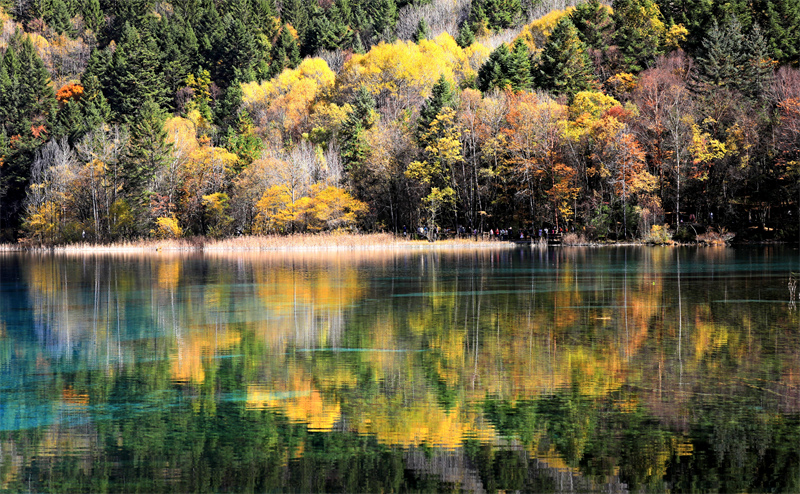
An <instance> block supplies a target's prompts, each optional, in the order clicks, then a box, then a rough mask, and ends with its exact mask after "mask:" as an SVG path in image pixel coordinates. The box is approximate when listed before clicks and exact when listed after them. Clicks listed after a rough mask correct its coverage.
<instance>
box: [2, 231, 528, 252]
mask: <svg viewBox="0 0 800 494" xmlns="http://www.w3.org/2000/svg"><path fill="white" fill-rule="evenodd" d="M512 247H514V243H512V242H489V241H481V240H472V239H447V240H439V241H437V242H427V241H425V240H410V239H407V238H404V237H398V236H395V235H392V234H388V233H373V234H365V235H355V234H338V233H319V234H297V235H285V236H284V235H265V236H241V237H232V238H225V239H220V240H215V239H209V238H204V237H190V238H182V239H176V240H132V241H123V242H115V243H111V244H91V243H85V242H82V243H75V244H68V245H56V246H44V245H43V246H30V245H27V246H23V245H13V244H2V245H0V251H15V250H16V251H20V250H25V251H32V252H58V253H83V252H92V253H103V252H254V251H310V252H320V251H353V250H359V251H377V250H398V249H402V250H438V249H464V248H466V249H475V248H492V249H498V248H512Z"/></svg>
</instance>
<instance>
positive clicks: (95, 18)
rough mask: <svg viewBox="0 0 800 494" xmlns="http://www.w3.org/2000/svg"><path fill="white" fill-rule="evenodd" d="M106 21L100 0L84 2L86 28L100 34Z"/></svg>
mask: <svg viewBox="0 0 800 494" xmlns="http://www.w3.org/2000/svg"><path fill="white" fill-rule="evenodd" d="M105 20H106V19H105V16H104V15H103V11H102V10H101V9H100V0H86V1H85V2H83V21H84V22H85V23H86V27H88V28H89V29H91V30H92V31H93V32H94V33H95V34H98V33H100V32H101V31H102V30H103V27H104V26H105Z"/></svg>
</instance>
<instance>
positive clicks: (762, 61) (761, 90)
mask: <svg viewBox="0 0 800 494" xmlns="http://www.w3.org/2000/svg"><path fill="white" fill-rule="evenodd" d="M745 53H746V56H747V67H746V69H745V77H744V83H743V84H742V86H741V90H742V91H743V92H744V93H745V94H748V95H749V96H750V97H751V98H754V99H757V98H764V97H766V95H767V89H768V88H769V87H770V85H771V83H772V79H773V71H774V67H775V64H776V61H775V60H773V59H772V58H771V54H770V50H769V46H768V44H767V40H766V38H764V35H763V32H762V31H761V26H759V25H758V24H754V25H753V27H752V29H751V30H750V34H749V35H748V36H747V38H746V39H745Z"/></svg>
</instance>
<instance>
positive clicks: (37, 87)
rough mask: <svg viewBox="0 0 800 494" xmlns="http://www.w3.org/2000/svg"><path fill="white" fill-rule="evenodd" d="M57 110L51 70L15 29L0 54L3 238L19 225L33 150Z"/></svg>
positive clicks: (47, 132) (48, 129)
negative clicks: (4, 233) (9, 230)
mask: <svg viewBox="0 0 800 494" xmlns="http://www.w3.org/2000/svg"><path fill="white" fill-rule="evenodd" d="M55 110H56V99H55V93H54V92H53V89H52V87H51V86H50V74H49V73H48V72H47V69H46V68H45V66H44V63H43V62H42V60H41V58H39V55H38V54H37V53H36V48H34V46H33V43H32V42H31V40H30V38H29V37H28V36H27V35H24V34H23V33H22V32H20V31H17V32H16V33H14V34H13V35H12V36H11V38H10V39H9V41H8V47H7V48H6V50H5V53H3V54H2V55H0V162H1V163H2V166H0V204H2V205H3V207H2V208H0V236H2V235H3V233H2V232H3V231H4V230H7V229H9V228H10V229H13V228H15V227H17V226H19V219H20V216H19V214H20V212H21V210H22V204H23V201H24V199H25V190H26V188H27V185H28V182H29V180H30V166H31V162H32V161H33V155H34V151H35V149H36V148H37V147H38V146H39V145H41V144H43V143H44V142H45V141H46V140H47V139H48V138H49V136H50V133H51V131H52V129H51V127H52V123H53V120H54V117H55Z"/></svg>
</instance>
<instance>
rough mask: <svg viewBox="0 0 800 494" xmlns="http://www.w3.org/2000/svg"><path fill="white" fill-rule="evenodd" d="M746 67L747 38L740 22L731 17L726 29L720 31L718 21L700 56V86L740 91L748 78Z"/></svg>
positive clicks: (708, 36)
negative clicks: (745, 71)
mask: <svg viewBox="0 0 800 494" xmlns="http://www.w3.org/2000/svg"><path fill="white" fill-rule="evenodd" d="M745 65H746V53H745V45H744V35H743V34H742V29H741V24H739V21H738V19H736V18H735V17H731V18H730V19H728V22H727V24H726V26H725V27H724V28H720V27H719V24H717V21H716V19H715V20H714V21H713V23H712V25H711V29H710V30H709V32H708V35H707V36H706V37H705V38H703V43H702V50H701V52H700V54H699V55H698V56H697V67H698V71H697V77H696V80H697V82H699V83H700V84H702V85H704V86H712V87H714V86H716V87H731V88H737V86H738V84H739V82H740V81H741V79H742V77H743V76H744V75H745V74H744V68H745Z"/></svg>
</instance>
